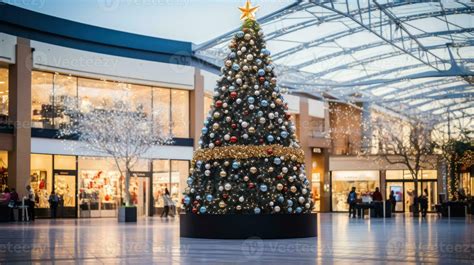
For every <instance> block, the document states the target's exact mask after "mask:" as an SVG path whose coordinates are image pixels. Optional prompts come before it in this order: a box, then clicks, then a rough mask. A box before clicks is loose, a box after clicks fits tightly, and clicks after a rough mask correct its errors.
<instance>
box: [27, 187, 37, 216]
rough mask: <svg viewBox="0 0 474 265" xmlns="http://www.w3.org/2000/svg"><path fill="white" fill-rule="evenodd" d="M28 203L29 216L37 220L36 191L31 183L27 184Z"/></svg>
mask: <svg viewBox="0 0 474 265" xmlns="http://www.w3.org/2000/svg"><path fill="white" fill-rule="evenodd" d="M26 192H27V197H26V203H27V205H28V215H29V216H28V217H29V220H30V221H34V220H35V192H34V191H33V189H32V188H31V186H30V185H28V186H26Z"/></svg>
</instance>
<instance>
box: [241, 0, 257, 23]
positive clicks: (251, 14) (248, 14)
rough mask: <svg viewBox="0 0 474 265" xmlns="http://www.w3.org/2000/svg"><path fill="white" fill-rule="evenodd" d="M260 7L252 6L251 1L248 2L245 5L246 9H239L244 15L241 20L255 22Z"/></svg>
mask: <svg viewBox="0 0 474 265" xmlns="http://www.w3.org/2000/svg"><path fill="white" fill-rule="evenodd" d="M258 8H259V6H252V4H251V3H250V0H247V2H246V3H245V6H244V7H239V9H240V11H241V12H242V15H241V16H240V19H241V20H247V19H251V20H255V12H257V9H258Z"/></svg>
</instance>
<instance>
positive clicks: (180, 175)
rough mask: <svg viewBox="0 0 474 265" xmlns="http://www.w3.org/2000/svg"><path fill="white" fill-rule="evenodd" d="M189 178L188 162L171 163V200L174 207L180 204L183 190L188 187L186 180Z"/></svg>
mask: <svg viewBox="0 0 474 265" xmlns="http://www.w3.org/2000/svg"><path fill="white" fill-rule="evenodd" d="M188 177H189V161H180V160H172V161H171V190H170V193H171V198H172V199H173V201H174V202H175V205H177V206H179V205H180V204H181V198H182V196H183V193H184V190H185V189H186V187H187V186H188V185H187V183H186V180H187V179H188Z"/></svg>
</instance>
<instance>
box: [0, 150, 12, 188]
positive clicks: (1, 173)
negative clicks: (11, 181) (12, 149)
mask: <svg viewBox="0 0 474 265" xmlns="http://www.w3.org/2000/svg"><path fill="white" fill-rule="evenodd" d="M7 185H8V152H6V151H0V192H2V191H3V190H5V188H6V187H7ZM12 188H14V187H12Z"/></svg>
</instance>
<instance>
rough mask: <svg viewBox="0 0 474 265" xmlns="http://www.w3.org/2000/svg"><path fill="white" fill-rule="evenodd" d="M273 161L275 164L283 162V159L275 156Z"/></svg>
mask: <svg viewBox="0 0 474 265" xmlns="http://www.w3.org/2000/svg"><path fill="white" fill-rule="evenodd" d="M273 163H274V164H275V165H279V164H281V159H280V158H278V157H275V159H273Z"/></svg>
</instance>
